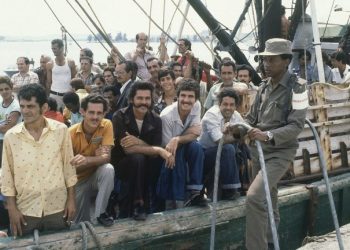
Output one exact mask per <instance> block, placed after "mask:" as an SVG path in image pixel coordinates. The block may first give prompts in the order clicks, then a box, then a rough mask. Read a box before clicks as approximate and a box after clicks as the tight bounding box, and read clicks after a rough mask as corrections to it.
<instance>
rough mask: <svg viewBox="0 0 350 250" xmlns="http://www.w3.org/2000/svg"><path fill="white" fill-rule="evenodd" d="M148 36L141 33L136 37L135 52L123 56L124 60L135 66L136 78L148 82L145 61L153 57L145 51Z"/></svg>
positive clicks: (148, 77)
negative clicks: (133, 63) (131, 62)
mask: <svg viewBox="0 0 350 250" xmlns="http://www.w3.org/2000/svg"><path fill="white" fill-rule="evenodd" d="M147 42H148V36H147V35H146V34H145V33H143V32H141V33H138V34H137V35H136V43H137V47H136V49H135V50H133V51H131V52H128V53H126V54H125V59H126V60H130V61H133V62H135V63H136V64H137V76H138V77H139V78H140V79H141V80H144V81H146V80H149V79H150V77H151V75H150V73H149V72H148V70H147V63H146V62H147V60H148V59H149V58H151V57H154V54H153V53H152V52H151V51H149V50H148V49H146V46H147Z"/></svg>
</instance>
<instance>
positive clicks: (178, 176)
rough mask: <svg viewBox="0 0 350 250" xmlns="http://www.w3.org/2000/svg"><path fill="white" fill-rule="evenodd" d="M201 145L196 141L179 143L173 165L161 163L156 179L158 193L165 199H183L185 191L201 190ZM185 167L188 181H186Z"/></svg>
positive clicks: (202, 159) (202, 157)
mask: <svg viewBox="0 0 350 250" xmlns="http://www.w3.org/2000/svg"><path fill="white" fill-rule="evenodd" d="M203 161H204V154H203V149H202V146H201V145H200V144H199V143H198V142H197V141H192V142H189V143H187V144H184V145H181V146H180V147H179V148H178V149H177V150H176V155H175V166H174V168H173V169H169V168H167V167H166V166H165V163H163V165H162V168H161V172H160V177H159V180H158V188H157V193H158V195H159V196H160V197H161V198H162V199H165V200H180V201H183V200H185V191H186V188H187V189H188V190H195V191H201V190H202V188H203ZM187 169H188V171H189V181H188V182H187V181H186V179H187Z"/></svg>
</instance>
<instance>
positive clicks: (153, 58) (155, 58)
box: [147, 57, 163, 68]
mask: <svg viewBox="0 0 350 250" xmlns="http://www.w3.org/2000/svg"><path fill="white" fill-rule="evenodd" d="M153 60H157V62H158V65H159V67H162V66H163V63H162V61H161V60H159V59H158V58H157V57H150V58H148V59H147V64H148V63H149V62H151V61H153ZM147 68H148V67H147Z"/></svg>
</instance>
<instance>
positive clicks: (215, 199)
mask: <svg viewBox="0 0 350 250" xmlns="http://www.w3.org/2000/svg"><path fill="white" fill-rule="evenodd" d="M223 144H224V137H221V139H220V141H219V146H218V150H217V151H216V158H215V175H214V191H213V205H212V209H211V228H210V250H214V246H215V226H216V209H217V203H218V185H219V175H220V159H221V151H222V146H223Z"/></svg>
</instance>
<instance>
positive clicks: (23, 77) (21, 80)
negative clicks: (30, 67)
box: [11, 71, 39, 87]
mask: <svg viewBox="0 0 350 250" xmlns="http://www.w3.org/2000/svg"><path fill="white" fill-rule="evenodd" d="M11 81H12V82H13V85H14V86H19V87H21V86H23V85H26V84H29V83H38V84H39V77H38V75H37V74H36V73H34V72H31V71H28V72H27V73H25V74H21V73H16V74H14V75H13V76H12V77H11Z"/></svg>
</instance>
